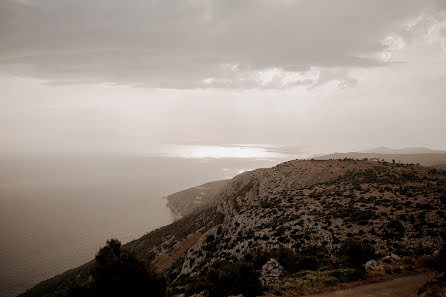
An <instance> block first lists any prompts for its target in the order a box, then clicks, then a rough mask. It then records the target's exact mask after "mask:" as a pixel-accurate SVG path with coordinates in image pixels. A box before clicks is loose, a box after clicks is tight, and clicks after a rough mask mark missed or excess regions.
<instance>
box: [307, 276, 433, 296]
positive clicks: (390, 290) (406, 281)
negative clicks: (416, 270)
mask: <svg viewBox="0 0 446 297" xmlns="http://www.w3.org/2000/svg"><path fill="white" fill-rule="evenodd" d="M433 276H434V273H433V272H426V273H422V274H418V275H412V276H406V277H401V278H397V279H393V280H389V281H384V282H379V283H374V284H368V285H364V286H360V287H356V288H351V289H345V290H339V291H335V292H328V293H324V294H318V295H309V296H306V297H409V296H411V295H412V294H413V293H415V291H416V290H417V289H418V288H419V287H421V286H422V285H423V284H424V283H425V282H426V281H427V280H429V279H431V278H432V277H433Z"/></svg>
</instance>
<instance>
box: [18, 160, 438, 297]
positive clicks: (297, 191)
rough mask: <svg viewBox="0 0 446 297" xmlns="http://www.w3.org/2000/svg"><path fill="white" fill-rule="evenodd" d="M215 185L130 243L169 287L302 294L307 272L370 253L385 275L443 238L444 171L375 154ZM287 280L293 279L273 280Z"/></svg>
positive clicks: (344, 268)
mask: <svg viewBox="0 0 446 297" xmlns="http://www.w3.org/2000/svg"><path fill="white" fill-rule="evenodd" d="M354 154H357V155H356V156H359V157H361V156H363V155H364V154H361V153H354ZM358 154H359V155H358ZM368 155H379V156H385V154H368ZM421 155H422V154H418V155H416V156H418V160H421V159H420V156H421ZM395 156H411V155H403V154H400V155H395ZM412 156H413V155H412ZM425 162H428V160H427V159H426V160H425ZM211 185H213V184H212V183H211ZM215 185H216V186H217V188H218V187H220V190H218V192H217V193H216V194H215V195H214V194H213V195H212V199H211V200H212V203H208V204H206V205H205V206H203V207H201V208H196V209H195V210H194V211H191V212H190V214H189V215H186V216H184V217H183V218H181V219H178V220H176V221H175V222H174V223H172V224H170V225H167V226H164V227H161V228H159V229H157V230H155V231H152V232H150V233H148V234H146V235H144V236H142V237H141V238H139V239H137V240H134V241H132V242H130V243H128V244H126V245H124V248H125V249H128V250H129V251H131V252H132V253H134V254H136V255H137V257H138V258H140V259H141V260H144V261H151V262H152V263H153V265H154V266H155V267H156V269H157V271H158V272H160V273H164V274H165V275H166V277H167V280H168V286H169V292H170V293H171V295H172V296H176V295H183V294H184V295H185V296H191V295H194V294H201V295H202V296H228V295H238V294H243V295H244V296H259V295H261V290H269V289H271V288H273V290H275V291H273V292H275V293H274V295H276V294H277V295H286V294H284V293H283V292H284V291H286V290H295V292H294V293H293V294H291V295H289V294H288V295H289V296H295V295H297V294H298V293H297V291H296V290H299V288H302V287H301V285H305V284H308V282H309V281H310V287H313V286H318V285H320V283H321V282H322V281H324V282H325V281H327V282H328V283H329V284H330V283H331V284H336V283H338V282H342V281H349V280H350V281H351V280H354V279H357V277H358V271H362V270H361V269H363V268H362V267H364V266H363V264H364V263H365V262H366V261H367V260H370V259H371V258H375V259H376V260H377V262H374V261H371V262H370V261H369V262H368V263H372V264H370V265H377V267H381V268H380V270H379V271H382V273H383V276H386V275H387V274H386V273H385V269H384V268H386V267H387V266H385V265H387V264H386V263H387V262H386V261H389V262H392V261H399V260H401V258H400V257H399V256H409V259H407V263H415V262H414V260H410V259H413V258H411V257H418V256H421V255H432V254H433V253H434V252H435V251H437V250H439V249H441V246H442V243H443V241H442V239H441V232H442V230H444V228H445V227H446V213H445V211H444V210H445V209H446V205H445V203H446V200H445V199H444V197H446V196H445V195H446V174H445V172H443V171H440V170H436V169H432V168H426V167H423V166H417V165H405V164H399V163H395V164H393V163H388V162H376V161H370V160H362V161H357V160H351V159H346V160H329V161H320V160H295V161H289V162H285V163H282V164H279V165H277V166H275V167H272V168H265V169H256V170H253V171H248V172H244V173H242V174H240V175H238V176H236V177H234V178H233V179H231V180H229V181H220V182H217V183H215ZM210 188H212V187H209V185H207V186H206V185H204V186H201V187H196V188H192V189H189V192H187V191H184V192H183V193H182V192H179V193H177V194H174V195H171V198H170V201H171V202H174V201H176V200H178V201H176V202H179V200H180V199H181V197H184V198H185V199H186V200H187V201H189V202H188V203H191V204H192V206H195V205H196V204H197V203H195V202H196V201H203V199H204V197H207V195H204V194H202V193H205V192H204V191H205V190H206V189H210ZM181 193H182V194H181ZM208 193H210V192H208ZM198 195H200V196H198ZM197 197H201V198H200V199H197ZM198 204H200V203H198ZM178 205H179V204H178ZM184 209H185V210H188V208H184ZM411 261H412V262H411ZM89 265H94V262H92V263H90V264H89ZM389 265H390V264H389ZM413 265H414V264H410V265H406V266H407V269H408V270H407V271H412V270H413V269H414V266H413ZM406 266H398V269H399V270H395V271H402V270H404V269H406V268H404V267H406ZM88 267H89V266H84V267H80V268H78V269H76V270H72V271H69V272H67V273H65V274H64V275H61V276H58V277H55V278H52V279H50V280H48V281H45V282H42V283H41V284H39V285H37V286H36V287H35V288H33V289H31V290H29V291H28V292H27V293H25V294H23V296H66V295H64V292H67V290H69V288H70V286H73V283H75V284H79V285H80V286H86V285H88V283H89V280H90V279H91V272H90V271H91V270H89V268H88ZM90 267H91V266H90ZM395 267H396V266H395ZM400 267H402V268H400ZM389 269H390V270H389ZM387 270H388V271H390V272H389V273H392V271H393V270H392V269H391V266H388V267H387ZM376 273H378V272H376ZM397 273H398V272H397ZM313 280H314V282H313ZM260 281H261V282H260ZM283 281H286V284H289V285H288V286H287V285H284V286H283V287H277V286H276V285H277V284H280V283H281V282H283ZM290 284H295V285H290ZM274 286H275V287H274ZM304 289H305V287H304ZM249 290H251V291H249ZM259 290H260V291H259Z"/></svg>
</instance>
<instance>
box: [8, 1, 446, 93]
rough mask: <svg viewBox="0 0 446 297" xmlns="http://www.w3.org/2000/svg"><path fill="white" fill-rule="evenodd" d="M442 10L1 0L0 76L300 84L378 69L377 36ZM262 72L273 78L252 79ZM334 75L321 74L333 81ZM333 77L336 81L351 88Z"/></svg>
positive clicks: (357, 4)
mask: <svg viewBox="0 0 446 297" xmlns="http://www.w3.org/2000/svg"><path fill="white" fill-rule="evenodd" d="M442 6H443V7H442ZM445 6H446V4H444V1H434V0H423V1H421V0H392V1H388V0H377V1H358V0H341V1H321V0H316V1H314V0H313V1H303V0H301V1H298V0H270V1H267V0H246V1H240V0H221V1H217V0H189V1H186V0H169V1H165V0H152V1H142V0H133V1H118V0H102V1H88V2H85V1H76V0H39V1H32V0H21V1H18V0H15V1H12V0H5V1H2V2H1V3H0V44H1V46H0V70H1V71H4V72H7V73H12V74H17V75H28V76H33V77H39V78H43V79H46V80H49V81H52V82H53V83H54V82H55V83H77V82H113V83H119V84H131V85H138V86H143V87H161V88H206V87H217V88H252V87H263V88H281V87H289V86H295V85H305V86H307V85H313V84H317V83H322V81H321V82H318V78H314V77H311V76H310V77H309V78H306V77H298V78H295V79H293V78H292V79H291V80H290V77H292V76H293V73H295V72H297V73H301V72H309V71H311V70H312V69H314V68H323V69H328V68H331V69H338V68H342V69H348V68H355V67H372V66H378V65H382V64H383V62H382V60H380V59H379V58H378V56H377V53H380V52H381V51H383V50H384V49H385V47H386V45H385V44H384V45H383V43H382V41H383V39H384V38H385V37H386V36H388V35H389V34H391V33H392V32H400V31H401V30H402V29H401V28H403V27H404V26H405V25H407V23H408V22H410V21H413V20H414V19H415V18H416V17H418V16H419V15H421V14H422V13H426V12H430V11H435V10H439V9H442V8H446V7H445ZM271 69H275V72H274V74H273V76H272V77H269V78H267V79H265V78H264V77H262V75H261V74H259V72H260V73H264V72H265V71H271ZM333 71H335V70H330V71H329V73H328V74H323V75H321V77H322V76H323V77H330V79H335V78H336V76H333V75H332V73H333ZM335 72H336V71H335ZM338 72H339V73H342V76H341V77H340V78H339V80H340V84H341V85H351V84H354V83H355V81H354V79H352V78H351V77H348V75H345V70H342V71H338ZM284 81H288V82H287V83H284Z"/></svg>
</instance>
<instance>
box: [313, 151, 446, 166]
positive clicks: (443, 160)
mask: <svg viewBox="0 0 446 297" xmlns="http://www.w3.org/2000/svg"><path fill="white" fill-rule="evenodd" d="M345 158H348V159H357V160H362V159H376V160H385V161H387V162H393V161H395V162H396V163H403V164H420V165H422V166H429V167H436V168H440V169H445V168H446V153H428V154H407V153H406V154H382V153H358V152H351V153H333V154H329V155H324V156H318V157H315V158H314V159H315V160H330V159H345Z"/></svg>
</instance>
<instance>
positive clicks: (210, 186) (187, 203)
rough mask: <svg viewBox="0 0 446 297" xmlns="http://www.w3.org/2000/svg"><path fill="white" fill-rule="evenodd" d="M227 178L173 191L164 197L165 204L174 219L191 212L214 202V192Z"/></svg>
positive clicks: (224, 183)
mask: <svg viewBox="0 0 446 297" xmlns="http://www.w3.org/2000/svg"><path fill="white" fill-rule="evenodd" d="M228 182H229V180H219V181H214V182H209V183H205V184H203V185H200V186H197V187H193V188H189V189H186V190H183V191H180V192H176V193H173V194H171V195H169V196H167V197H166V199H167V201H168V202H167V206H168V207H169V208H170V209H171V210H172V212H173V214H174V216H175V218H176V219H179V218H181V217H184V216H186V215H189V214H191V213H192V212H194V211H195V210H197V209H199V208H201V207H202V206H205V205H208V204H210V203H212V202H214V198H215V196H216V194H217V193H218V192H219V191H220V190H221V189H222V188H223V186H225V185H226V184H227V183H228Z"/></svg>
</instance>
